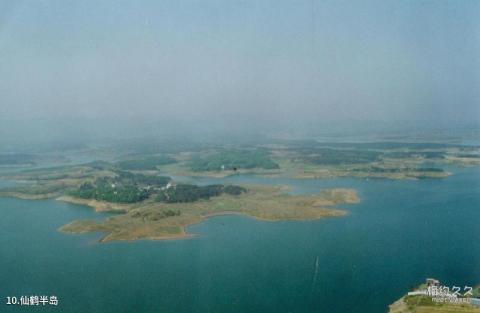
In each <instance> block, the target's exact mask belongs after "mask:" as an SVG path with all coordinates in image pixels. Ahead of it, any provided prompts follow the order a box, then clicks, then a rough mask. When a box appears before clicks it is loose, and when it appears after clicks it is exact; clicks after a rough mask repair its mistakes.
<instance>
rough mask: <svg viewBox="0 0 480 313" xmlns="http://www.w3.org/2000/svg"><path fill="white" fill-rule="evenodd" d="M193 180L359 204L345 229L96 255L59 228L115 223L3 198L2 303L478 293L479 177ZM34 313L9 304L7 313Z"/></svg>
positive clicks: (264, 230) (321, 306) (258, 226)
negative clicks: (350, 198) (333, 191)
mask: <svg viewBox="0 0 480 313" xmlns="http://www.w3.org/2000/svg"><path fill="white" fill-rule="evenodd" d="M195 181H196V182H201V183H210V182H229V183H255V184H261V183H265V184H272V183H273V184H289V185H292V186H293V187H294V189H293V192H295V193H312V192H317V191H319V190H321V189H322V188H334V187H349V188H356V189H357V190H358V191H359V194H360V196H361V198H362V202H361V203H360V204H357V205H347V206H343V207H344V208H346V209H348V210H349V215H348V216H346V217H342V218H333V219H323V220H317V221H308V222H275V223H271V222H262V221H257V220H253V219H250V218H247V217H241V216H220V217H215V218H211V219H209V220H207V221H205V222H203V223H201V224H197V225H194V226H192V227H190V228H189V231H190V232H192V233H195V234H199V236H197V237H195V238H193V239H188V240H176V241H138V242H126V243H125V242H117V243H107V244H98V243H97V242H96V241H97V240H98V238H100V236H101V235H100V234H84V235H66V234H62V233H59V232H57V228H58V227H60V226H62V225H64V224H66V223H68V222H70V221H72V220H75V219H80V218H105V217H106V216H108V214H97V213H94V212H93V211H92V210H90V209H89V208H87V207H84V206H78V205H71V204H66V203H62V202H56V201H53V200H45V201H27V200H18V199H12V198H0V212H1V216H2V218H1V219H0V231H1V235H0V281H1V288H0V296H1V297H2V301H3V302H5V297H6V296H17V297H19V296H21V295H56V296H58V298H59V300H60V304H59V307H48V308H47V309H46V310H41V311H42V312H48V311H50V310H51V311H55V312H107V313H108V312H175V313H177V312H179V313H181V312H199V313H200V312H202V313H203V312H219V313H220V312H221V313H225V312H276V313H282V312H292V313H294V312H326V313H355V312H360V313H377V312H378V313H380V312H386V311H387V306H388V304H390V303H392V302H393V301H394V300H396V299H397V298H399V297H400V296H402V295H403V294H404V293H406V292H407V291H408V289H409V288H410V287H412V286H415V285H418V284H419V283H421V282H422V281H423V280H424V279H425V278H426V277H435V278H438V279H440V280H441V281H442V282H444V283H445V284H446V285H450V286H451V285H457V286H464V285H473V284H478V283H480V232H479V229H480V206H479V204H480V169H479V168H463V169H456V170H455V175H453V176H451V177H449V178H447V179H441V180H417V181H391V180H383V179H374V180H368V181H366V180H360V179H330V180H282V179H267V178H258V177H254V176H235V177H230V178H227V179H224V180H215V179H213V180H212V179H195ZM317 260H318V261H317ZM316 264H318V266H316ZM31 309H32V308H28V309H25V307H20V306H16V307H13V306H6V305H4V304H3V303H1V304H0V312H17V311H18V312H20V311H22V312H23V311H29V310H31ZM32 311H36V310H32Z"/></svg>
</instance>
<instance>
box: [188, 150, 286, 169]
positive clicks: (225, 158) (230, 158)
mask: <svg viewBox="0 0 480 313" xmlns="http://www.w3.org/2000/svg"><path fill="white" fill-rule="evenodd" d="M189 167H190V169H191V170H192V171H195V172H204V171H221V170H236V169H253V168H261V169H268V170H270V169H278V168H279V166H278V164H277V163H275V162H274V161H272V159H271V158H270V154H269V152H268V151H267V150H264V149H255V150H239V149H231V150H222V151H219V152H216V153H213V154H210V155H207V156H197V157H194V158H193V159H192V160H191V161H190V162H189Z"/></svg>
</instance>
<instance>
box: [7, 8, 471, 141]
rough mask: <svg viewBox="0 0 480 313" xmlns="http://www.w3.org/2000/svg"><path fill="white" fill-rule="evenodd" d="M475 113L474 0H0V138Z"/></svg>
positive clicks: (465, 118) (432, 118)
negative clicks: (92, 131) (30, 132)
mask: <svg viewBox="0 0 480 313" xmlns="http://www.w3.org/2000/svg"><path fill="white" fill-rule="evenodd" d="M479 121H480V1H464V0H462V1H459V0H453V1H440V0H439V1H418V0H414V1H400V0H399V1H385V0H381V1H338V0H335V1H312V0H308V1H293V0H292V1H278V0H275V1H258V0H251V1H250V0H249V1H226V0H219V1H209V0H198V1H182V0H172V1H160V0H159V1H118V0H115V1H65V0H59V1H45V0H42V1H40V0H32V1H8V0H0V122H1V125H0V131H2V132H3V133H4V136H10V135H11V134H12V133H16V132H17V131H18V132H19V133H27V132H29V131H30V130H31V131H32V132H35V133H37V134H38V133H39V132H40V133H41V132H45V134H47V133H52V132H66V133H68V132H72V134H73V133H82V132H88V131H91V130H92V129H96V131H104V130H108V129H110V130H111V129H115V130H117V129H123V130H130V129H131V130H135V131H138V130H142V129H143V130H150V131H152V130H154V131H153V132H155V131H161V130H162V129H163V128H162V127H164V126H165V127H167V128H169V129H171V128H172V127H173V128H179V129H186V130H191V131H195V129H205V128H212V129H215V130H219V131H221V130H222V129H226V128H232V129H236V130H240V131H241V130H242V129H245V130H250V131H251V130H252V129H259V130H262V131H267V132H268V131H270V130H272V131H289V130H291V129H297V128H306V129H309V128H316V127H319V129H321V127H322V126H323V127H337V126H336V125H346V124H355V123H359V124H363V125H375V124H376V123H378V124H381V123H383V124H382V125H388V124H389V123H392V125H393V124H395V125H408V126H407V127H410V126H411V125H432V126H438V125H442V126H446V127H448V125H456V126H459V125H460V126H461V125H472V124H476V125H477V126H478V125H479ZM86 124H88V126H85V125H86ZM127 133H128V131H127ZM0 135H1V134H0Z"/></svg>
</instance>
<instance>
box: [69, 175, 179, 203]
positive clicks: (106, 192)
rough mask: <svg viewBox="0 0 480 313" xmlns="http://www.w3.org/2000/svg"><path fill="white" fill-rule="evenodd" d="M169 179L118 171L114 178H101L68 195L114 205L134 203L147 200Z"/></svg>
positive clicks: (73, 190) (71, 191)
mask: <svg viewBox="0 0 480 313" xmlns="http://www.w3.org/2000/svg"><path fill="white" fill-rule="evenodd" d="M170 180H171V179H170V177H165V176H147V175H142V174H133V173H130V172H123V171H120V172H118V173H117V176H115V177H101V178H98V179H96V180H95V182H93V183H92V182H85V183H83V184H82V185H81V186H80V187H79V188H76V189H72V190H70V191H69V192H68V195H70V196H72V197H78V198H82V199H95V200H101V201H107V202H114V203H135V202H140V201H143V200H145V199H147V198H148V197H149V196H150V195H151V194H152V192H154V191H155V190H156V189H159V188H162V187H164V186H166V185H167V184H168V182H169V181H170Z"/></svg>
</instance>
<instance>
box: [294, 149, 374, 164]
mask: <svg viewBox="0 0 480 313" xmlns="http://www.w3.org/2000/svg"><path fill="white" fill-rule="evenodd" d="M310 152H311V154H308V155H304V156H302V159H303V160H304V161H305V162H308V163H313V164H318V165H341V164H359V163H371V162H375V161H378V160H379V159H380V156H381V155H382V153H381V152H378V151H370V150H342V149H331V148H317V149H311V151H310Z"/></svg>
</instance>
